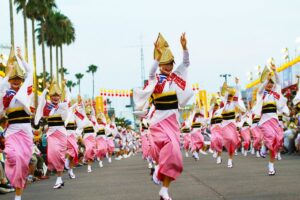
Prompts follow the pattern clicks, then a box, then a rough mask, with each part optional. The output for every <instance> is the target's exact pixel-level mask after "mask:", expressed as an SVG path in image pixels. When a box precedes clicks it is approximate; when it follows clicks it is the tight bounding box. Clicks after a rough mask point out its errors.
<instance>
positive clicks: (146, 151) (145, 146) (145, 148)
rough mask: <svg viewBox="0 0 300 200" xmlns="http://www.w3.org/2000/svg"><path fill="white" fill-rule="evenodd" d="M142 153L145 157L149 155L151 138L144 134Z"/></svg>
mask: <svg viewBox="0 0 300 200" xmlns="http://www.w3.org/2000/svg"><path fill="white" fill-rule="evenodd" d="M141 140H142V153H143V159H146V158H147V157H148V155H149V140H148V137H147V135H142V137H141Z"/></svg>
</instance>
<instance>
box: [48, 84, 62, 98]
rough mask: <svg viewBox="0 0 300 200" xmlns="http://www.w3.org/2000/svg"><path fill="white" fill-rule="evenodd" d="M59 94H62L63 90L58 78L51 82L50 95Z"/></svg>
mask: <svg viewBox="0 0 300 200" xmlns="http://www.w3.org/2000/svg"><path fill="white" fill-rule="evenodd" d="M55 94H57V95H59V96H61V95H62V90H61V89H60V87H59V85H58V84H57V82H56V80H53V81H52V82H51V85H50V89H49V95H50V96H53V95H55Z"/></svg>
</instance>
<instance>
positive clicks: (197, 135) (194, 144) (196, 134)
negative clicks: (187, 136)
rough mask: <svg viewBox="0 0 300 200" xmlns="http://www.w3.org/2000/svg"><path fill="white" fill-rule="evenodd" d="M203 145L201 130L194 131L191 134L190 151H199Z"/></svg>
mask: <svg viewBox="0 0 300 200" xmlns="http://www.w3.org/2000/svg"><path fill="white" fill-rule="evenodd" d="M203 145H204V137H203V135H202V133H201V130H200V129H198V130H195V131H192V132H191V150H192V151H199V150H200V149H201V148H202V147H203Z"/></svg>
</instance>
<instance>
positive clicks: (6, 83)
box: [0, 33, 300, 200]
mask: <svg viewBox="0 0 300 200" xmlns="http://www.w3.org/2000/svg"><path fill="white" fill-rule="evenodd" d="M180 43H181V46H182V49H183V61H182V63H181V64H180V65H179V66H178V67H177V68H176V69H175V70H173V66H174V64H175V62H174V56H173V54H172V52H171V50H170V48H169V45H168V43H167V41H166V40H165V39H164V37H163V36H162V35H161V34H159V36H158V38H157V40H156V42H155V49H154V63H153V65H152V67H151V69H150V74H149V80H148V83H147V84H146V85H145V87H144V88H142V89H141V88H137V89H135V90H134V92H133V99H134V104H135V111H134V114H135V115H137V116H138V117H140V131H137V132H135V131H133V130H132V128H131V127H130V126H129V124H123V125H122V126H117V125H116V123H115V121H114V119H113V118H112V119H109V118H107V117H106V116H105V115H104V114H103V113H101V112H99V113H96V112H95V108H94V105H93V101H89V100H83V99H82V98H81V97H80V96H78V98H77V100H71V94H70V92H69V91H68V90H67V87H66V86H65V82H64V81H63V83H62V84H61V86H62V87H60V85H59V84H58V83H57V82H56V81H55V80H52V82H51V84H47V85H46V87H45V89H44V91H43V92H42V94H41V95H40V96H39V99H38V104H37V107H36V108H35V107H34V106H33V105H34V104H33V103H34V95H33V70H32V68H31V67H30V66H29V65H28V64H27V63H26V62H25V61H24V59H23V58H22V55H21V51H20V49H17V54H16V55H15V51H14V49H12V50H11V53H10V56H9V61H8V67H7V72H6V77H4V78H3V79H2V80H1V83H0V95H1V96H0V98H1V101H0V102H1V103H0V113H1V116H2V117H3V116H5V117H7V121H8V124H7V126H5V127H4V128H5V149H4V153H5V157H6V158H5V173H6V176H7V178H8V180H9V181H10V183H11V185H12V186H13V187H14V188H15V191H16V195H15V200H20V199H21V195H22V193H23V190H24V188H25V185H26V181H27V178H28V175H29V174H30V166H31V164H32V156H33V152H34V151H33V149H34V148H33V147H34V143H33V132H34V131H35V130H39V129H42V130H45V132H46V135H47V169H48V170H49V171H54V172H55V173H56V176H57V178H56V181H55V183H54V186H53V188H54V189H60V188H63V187H64V185H65V182H64V180H63V179H62V174H63V172H64V170H65V169H66V170H67V173H68V175H69V178H71V179H75V178H76V175H75V171H74V167H76V166H77V164H78V163H79V162H80V163H86V164H87V173H92V164H93V163H94V162H98V163H99V167H100V168H102V167H103V160H104V159H105V158H107V160H108V163H111V162H112V156H113V155H114V156H115V160H121V159H122V158H127V157H130V156H131V155H135V154H136V153H137V152H138V150H139V147H140V146H141V150H142V155H143V158H144V159H146V160H147V161H148V167H149V168H150V169H151V175H152V180H153V182H154V183H155V184H158V185H161V189H160V191H159V197H160V199H161V200H171V197H170V196H169V192H168V189H169V187H170V184H171V182H172V181H175V180H176V179H177V178H178V177H179V176H180V174H181V173H182V171H183V158H182V149H183V150H184V153H185V156H186V157H189V154H191V155H192V156H193V158H194V159H195V160H199V153H201V154H203V155H206V154H207V151H209V152H211V153H213V155H214V157H215V158H216V163H217V164H221V163H222V153H223V150H224V149H225V150H226V152H227V153H228V161H227V167H228V168H233V167H234V162H233V159H234V155H235V154H237V150H238V149H239V148H241V149H242V154H243V155H244V156H247V153H248V152H249V150H250V152H251V153H253V154H255V155H256V157H260V156H265V155H266V154H267V152H268V154H269V163H268V175H270V176H274V175H275V174H276V169H275V166H274V162H275V159H276V158H277V159H281V156H280V153H279V152H280V149H281V147H282V145H283V128H284V127H283V122H282V118H283V116H288V115H289V112H290V110H289V108H288V107H287V99H286V98H285V97H284V95H282V93H281V88H280V86H279V81H280V80H279V77H278V75H277V73H276V67H275V65H274V62H273V61H272V60H270V62H269V63H268V67H266V68H265V70H264V72H263V73H262V76H261V84H260V87H259V88H258V91H257V94H256V95H255V98H253V100H252V101H251V102H248V103H246V104H245V103H244V101H243V99H242V96H241V90H240V86H239V79H238V78H236V79H235V86H234V87H231V86H228V85H227V84H226V83H224V85H223V86H222V89H221V91H220V92H219V93H218V95H216V96H214V97H213V98H212V99H211V102H210V106H209V107H210V109H209V110H208V111H207V112H206V111H205V109H204V105H203V102H202V101H201V100H199V99H196V98H195V103H194V104H193V106H192V110H191V111H190V113H189V116H188V117H187V118H186V119H185V120H184V122H183V123H180V112H179V110H180V108H183V107H184V106H185V105H186V104H187V103H188V102H190V100H191V99H192V98H193V97H194V93H193V91H192V89H191V88H190V87H189V85H188V82H187V74H188V73H187V72H188V68H189V65H190V61H189V52H188V49H187V39H186V36H185V33H183V34H182V35H181V37H180ZM20 65H22V66H23V68H24V69H25V72H23V69H22V68H21V67H20ZM158 68H159V73H158V74H157V73H156V71H157V70H158ZM293 103H294V105H295V106H297V105H298V104H299V103H300V94H297V95H296V97H295V99H294V101H293Z"/></svg>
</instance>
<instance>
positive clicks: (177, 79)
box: [154, 73, 186, 94]
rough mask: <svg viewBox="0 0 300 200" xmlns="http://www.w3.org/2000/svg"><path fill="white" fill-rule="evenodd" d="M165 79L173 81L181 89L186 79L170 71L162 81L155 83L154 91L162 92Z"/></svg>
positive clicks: (184, 85)
mask: <svg viewBox="0 0 300 200" xmlns="http://www.w3.org/2000/svg"><path fill="white" fill-rule="evenodd" d="M157 79H159V78H158V77H157ZM167 81H174V82H175V83H176V85H177V86H178V87H180V88H181V89H182V90H184V89H185V87H186V81H185V80H183V79H182V78H181V77H179V76H177V74H175V73H172V74H170V76H168V78H167V79H166V80H165V81H164V82H163V83H161V84H159V83H157V84H156V86H155V89H154V93H158V94H160V93H162V92H163V90H164V88H165V85H166V82H167Z"/></svg>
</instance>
